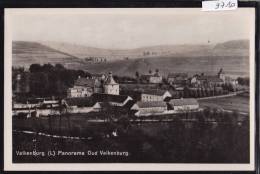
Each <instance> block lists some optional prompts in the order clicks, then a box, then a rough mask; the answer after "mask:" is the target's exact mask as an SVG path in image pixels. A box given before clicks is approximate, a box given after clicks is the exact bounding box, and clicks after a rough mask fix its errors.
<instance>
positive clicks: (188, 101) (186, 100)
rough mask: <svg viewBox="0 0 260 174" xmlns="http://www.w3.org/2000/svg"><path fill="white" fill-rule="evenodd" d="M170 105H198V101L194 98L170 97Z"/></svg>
mask: <svg viewBox="0 0 260 174" xmlns="http://www.w3.org/2000/svg"><path fill="white" fill-rule="evenodd" d="M169 104H170V105H173V106H183V105H198V104H199V103H198V101H197V100H196V99H194V98H183V99H172V100H170V101H169Z"/></svg>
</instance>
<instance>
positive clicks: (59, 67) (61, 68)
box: [55, 63, 65, 70]
mask: <svg viewBox="0 0 260 174" xmlns="http://www.w3.org/2000/svg"><path fill="white" fill-rule="evenodd" d="M55 69H56V70H64V69H65V68H64V66H63V65H62V64H59V63H58V64H56V65H55Z"/></svg>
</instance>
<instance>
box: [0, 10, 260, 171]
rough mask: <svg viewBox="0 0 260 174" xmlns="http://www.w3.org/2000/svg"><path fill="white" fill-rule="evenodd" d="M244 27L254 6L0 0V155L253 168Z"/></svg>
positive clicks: (250, 64)
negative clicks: (23, 4) (66, 5)
mask: <svg viewBox="0 0 260 174" xmlns="http://www.w3.org/2000/svg"><path fill="white" fill-rule="evenodd" d="M254 37H255V10H254V8H238V9H236V10H232V11H221V12H204V11H202V10H201V9H200V8H167V9H162V8H153V9H152V8H140V9H133V8H125V9H123V8H117V9H114V8H107V9H104V8H100V9H95V8H93V9H91V8H78V9H62V8H61V9H52V8H50V9H36V8H35V9H34V8H32V9H23V8H21V9H6V10H5V94H4V95H5V113H4V114H5V115H4V118H5V120H4V121H5V122H4V129H5V131H6V132H5V148H6V150H5V159H6V163H5V167H6V168H7V169H10V170H12V169H21V170H38V169H40V168H41V170H61V169H64V170H103V169H106V170H143V169H144V170H190V169H193V170H196V169H201V170H205V169H207V170H223V169H226V170H227V169H228V170H254V158H255V156H254V126H255V123H254V120H255V57H254V55H255V38H254ZM50 164H52V165H50ZM189 166H190V167H191V168H190V169H189ZM221 166H222V167H221ZM109 168H110V169H109Z"/></svg>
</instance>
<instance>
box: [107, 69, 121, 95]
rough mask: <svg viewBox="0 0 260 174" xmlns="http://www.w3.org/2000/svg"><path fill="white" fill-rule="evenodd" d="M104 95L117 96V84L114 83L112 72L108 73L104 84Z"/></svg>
mask: <svg viewBox="0 0 260 174" xmlns="http://www.w3.org/2000/svg"><path fill="white" fill-rule="evenodd" d="M104 93H105V94H112V95H119V84H118V83H116V82H115V80H114V78H113V75H112V72H109V74H108V77H107V79H106V81H105V83H104Z"/></svg>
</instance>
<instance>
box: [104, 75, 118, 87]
mask: <svg viewBox="0 0 260 174" xmlns="http://www.w3.org/2000/svg"><path fill="white" fill-rule="evenodd" d="M104 84H105V85H117V84H118V83H116V82H115V80H114V78H113V75H112V73H109V75H108V77H107V79H106V80H105V83H104Z"/></svg>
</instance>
